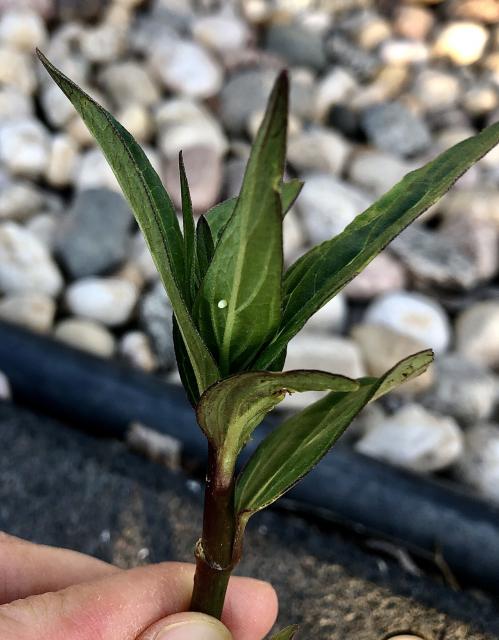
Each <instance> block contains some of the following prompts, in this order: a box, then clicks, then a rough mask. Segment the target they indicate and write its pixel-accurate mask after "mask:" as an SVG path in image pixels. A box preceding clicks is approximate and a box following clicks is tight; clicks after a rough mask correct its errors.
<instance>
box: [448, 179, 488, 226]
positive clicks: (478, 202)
mask: <svg viewBox="0 0 499 640" xmlns="http://www.w3.org/2000/svg"><path fill="white" fill-rule="evenodd" d="M442 214H443V216H444V220H445V221H448V222H449V225H452V224H453V222H454V220H456V219H458V218H462V217H463V216H469V217H470V218H471V219H472V220H483V221H485V222H489V223H492V224H494V226H496V227H497V228H498V229H499V193H498V192H497V189H495V188H494V189H490V188H486V187H483V188H482V187H481V186H479V187H477V188H475V189H453V190H452V191H450V192H449V193H448V194H447V195H446V196H445V199H444V202H443V205H442Z"/></svg>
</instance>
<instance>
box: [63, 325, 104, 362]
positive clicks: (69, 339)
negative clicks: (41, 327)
mask: <svg viewBox="0 0 499 640" xmlns="http://www.w3.org/2000/svg"><path fill="white" fill-rule="evenodd" d="M54 336H55V337H56V338H57V339H58V340H61V342H65V343H66V344H69V345H71V346H72V347H76V348H77V349H82V350H83V351H88V352H90V353H93V354H94V355H96V356H101V357H103V358H110V357H111V356H112V355H113V353H114V351H115V340H114V337H113V335H112V333H110V331H108V329H106V328H105V327H103V326H102V325H101V324H100V323H98V322H93V321H92V320H86V319H85V318H67V319H66V320H62V321H61V322H59V323H58V325H57V326H56V328H55V331H54Z"/></svg>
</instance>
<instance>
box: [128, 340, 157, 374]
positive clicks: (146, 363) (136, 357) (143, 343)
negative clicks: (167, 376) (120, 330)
mask: <svg viewBox="0 0 499 640" xmlns="http://www.w3.org/2000/svg"><path fill="white" fill-rule="evenodd" d="M120 353H121V355H122V356H123V357H124V358H125V359H126V360H127V362H129V363H130V364H131V365H132V366H134V367H136V368H137V369H143V370H144V371H154V370H155V369H157V367H158V362H157V360H156V357H155V355H154V353H153V350H152V347H151V343H150V341H149V338H148V337H147V335H146V334H145V333H143V332H142V331H129V332H128V333H125V335H124V336H123V337H122V339H121V341H120Z"/></svg>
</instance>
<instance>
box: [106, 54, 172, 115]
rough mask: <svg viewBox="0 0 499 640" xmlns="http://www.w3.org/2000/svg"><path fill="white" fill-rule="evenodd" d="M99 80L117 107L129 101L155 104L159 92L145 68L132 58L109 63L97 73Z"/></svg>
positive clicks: (145, 104)
mask: <svg viewBox="0 0 499 640" xmlns="http://www.w3.org/2000/svg"><path fill="white" fill-rule="evenodd" d="M99 82H100V84H101V85H102V86H103V87H104V89H105V90H106V93H108V94H109V96H110V97H111V99H112V100H113V102H114V103H115V104H116V105H117V106H118V107H127V106H128V105H129V104H130V103H132V104H140V105H144V106H152V105H155V104H157V102H158V100H159V98H160V93H159V90H158V87H157V86H156V83H155V82H154V80H153V79H152V77H151V75H150V74H149V72H148V71H147V68H146V67H145V66H144V65H142V64H139V63H138V62H135V61H132V60H125V61H123V62H116V63H114V64H110V65H108V66H106V67H104V69H102V71H101V72H100V73H99Z"/></svg>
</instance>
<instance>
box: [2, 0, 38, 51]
mask: <svg viewBox="0 0 499 640" xmlns="http://www.w3.org/2000/svg"><path fill="white" fill-rule="evenodd" d="M0 14H1V12H0ZM46 39H47V30H46V28H45V23H44V22H43V20H42V18H41V17H40V15H39V14H38V13H36V12H35V11H31V10H30V9H27V8H24V9H23V8H19V9H11V10H10V11H5V13H3V14H2V15H1V17H0V44H2V45H7V46H8V47H12V48H13V49H18V50H20V51H29V52H31V51H34V49H35V48H36V47H43V45H44V44H45V41H46Z"/></svg>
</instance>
